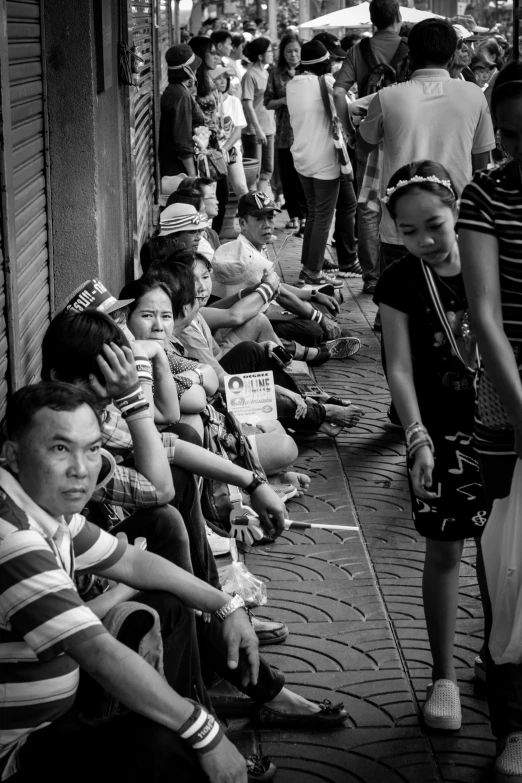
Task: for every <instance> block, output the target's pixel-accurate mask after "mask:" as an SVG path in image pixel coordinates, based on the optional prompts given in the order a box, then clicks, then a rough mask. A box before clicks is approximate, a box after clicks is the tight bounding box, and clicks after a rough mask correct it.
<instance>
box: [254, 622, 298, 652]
mask: <svg viewBox="0 0 522 783" xmlns="http://www.w3.org/2000/svg"><path fill="white" fill-rule="evenodd" d="M250 619H251V621H252V628H253V629H254V631H255V632H256V636H257V639H258V641H259V645H260V646H262V645H264V644H281V643H282V642H284V641H286V639H288V635H289V633H290V632H289V630H288V628H287V626H286V625H285V624H284V623H277V622H270V621H268V620H261V619H260V618H259V617H256V616H255V615H251V617H250Z"/></svg>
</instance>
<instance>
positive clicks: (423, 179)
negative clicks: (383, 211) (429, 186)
mask: <svg viewBox="0 0 522 783" xmlns="http://www.w3.org/2000/svg"><path fill="white" fill-rule="evenodd" d="M417 182H433V183H434V184H435V185H442V187H444V188H447V189H448V190H449V191H450V192H451V193H452V194H453V195H454V196H455V198H456V197H457V196H456V194H455V191H454V190H453V186H452V184H451V182H450V181H449V179H440V178H439V177H436V176H435V175H434V174H432V175H431V176H430V177H420V176H418V175H416V176H415V177H412V178H411V179H401V180H400V182H397V184H396V185H394V186H393V188H387V189H386V195H385V196H383V197H382V199H381V201H382V203H383V204H388V202H389V200H390V198H391V197H392V196H393V194H394V193H395V192H396V191H397V190H400V189H401V188H405V187H406V185H415V184H416V183H417Z"/></svg>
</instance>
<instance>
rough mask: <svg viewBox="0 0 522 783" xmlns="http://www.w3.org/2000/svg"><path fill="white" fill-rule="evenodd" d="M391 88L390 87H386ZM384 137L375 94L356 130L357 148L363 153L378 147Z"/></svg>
mask: <svg viewBox="0 0 522 783" xmlns="http://www.w3.org/2000/svg"><path fill="white" fill-rule="evenodd" d="M386 89H391V88H386ZM383 139H384V126H383V117H382V107H381V100H380V98H379V95H378V94H377V95H376V96H375V98H374V99H373V100H372V102H371V103H370V106H369V108H368V114H367V115H366V119H365V120H363V122H361V124H360V125H359V128H358V130H357V136H356V144H357V148H358V149H359V150H360V151H361V152H362V153H363V154H368V153H370V152H371V151H372V150H373V149H375V147H378V146H379V144H380V143H381V141H382V140H383Z"/></svg>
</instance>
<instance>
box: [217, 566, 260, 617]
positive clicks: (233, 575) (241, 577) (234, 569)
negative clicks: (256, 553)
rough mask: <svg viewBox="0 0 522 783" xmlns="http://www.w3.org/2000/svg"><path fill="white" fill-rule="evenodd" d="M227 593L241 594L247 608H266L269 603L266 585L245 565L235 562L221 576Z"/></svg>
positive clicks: (222, 584)
mask: <svg viewBox="0 0 522 783" xmlns="http://www.w3.org/2000/svg"><path fill="white" fill-rule="evenodd" d="M220 576H221V580H222V581H221V586H222V588H223V590H224V592H225V593H229V594H230V595H231V594H232V593H239V595H240V596H241V598H242V599H243V601H244V602H245V603H246V605H247V606H264V605H265V604H266V602H267V597H266V585H265V583H264V582H263V581H262V580H261V579H258V578H257V577H256V576H254V574H251V573H250V571H249V570H248V568H247V567H246V565H245V564H244V563H239V562H237V561H235V562H233V563H232V564H231V565H229V566H228V568H225V569H223V571H222V572H221V574H220ZM223 580H224V581H223Z"/></svg>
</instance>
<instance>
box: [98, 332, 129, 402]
mask: <svg viewBox="0 0 522 783" xmlns="http://www.w3.org/2000/svg"><path fill="white" fill-rule="evenodd" d="M96 363H97V364H98V367H99V368H100V370H101V372H102V375H103V377H104V379H105V388H104V387H103V386H102V384H101V383H100V382H99V381H98V380H97V378H96V377H95V376H94V375H93V376H91V377H90V379H89V384H90V386H91V389H92V390H93V391H94V392H95V393H96V394H97V395H98V396H101V397H112V398H118V397H121V396H122V395H123V394H125V392H127V391H128V390H129V389H131V388H132V387H133V386H135V385H136V384H137V383H138V371H137V370H136V364H135V362H134V354H133V353H132V349H131V348H129V347H128V346H127V345H122V346H121V347H120V346H119V345H116V343H110V344H109V345H104V346H103V350H102V353H100V354H98V356H97V357H96Z"/></svg>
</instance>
